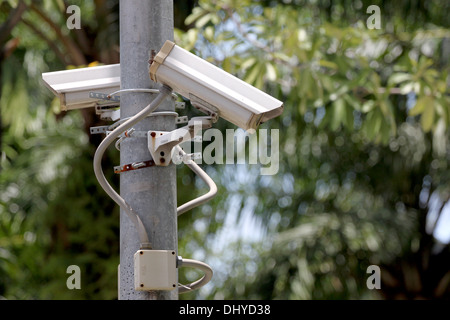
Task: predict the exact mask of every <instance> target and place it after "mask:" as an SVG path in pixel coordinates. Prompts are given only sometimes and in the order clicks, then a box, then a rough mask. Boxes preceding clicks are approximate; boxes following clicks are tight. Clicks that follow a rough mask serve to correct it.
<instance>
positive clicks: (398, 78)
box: [388, 73, 412, 84]
mask: <svg viewBox="0 0 450 320" xmlns="http://www.w3.org/2000/svg"><path fill="white" fill-rule="evenodd" d="M411 78H412V75H410V74H409V73H394V74H393V75H391V76H390V77H389V81H388V83H389V84H399V83H401V82H404V81H407V80H411Z"/></svg>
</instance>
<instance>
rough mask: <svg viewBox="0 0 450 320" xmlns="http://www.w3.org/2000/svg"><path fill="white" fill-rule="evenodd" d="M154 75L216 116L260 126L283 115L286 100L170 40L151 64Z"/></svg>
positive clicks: (253, 127) (243, 126) (233, 121)
mask: <svg viewBox="0 0 450 320" xmlns="http://www.w3.org/2000/svg"><path fill="white" fill-rule="evenodd" d="M149 73H150V78H151V79H152V80H153V81H155V82H159V83H162V84H165V85H168V86H169V87H171V88H172V89H173V90H174V91H176V92H178V93H179V94H181V95H182V96H184V97H186V98H188V99H190V100H191V103H192V105H193V106H194V107H196V108H198V109H200V110H202V111H204V112H206V113H207V114H208V115H210V116H212V117H222V118H224V119H225V120H227V121H230V122H231V123H233V124H235V125H237V126H238V127H240V128H242V129H244V130H248V129H256V128H257V127H258V126H259V124H260V123H263V122H265V121H267V120H269V119H272V118H275V117H277V116H279V115H280V114H281V113H282V112H283V103H282V102H281V101H279V100H277V99H275V98H273V97H271V96H270V95H268V94H266V93H264V92H262V91H261V90H259V89H257V88H255V87H253V86H251V85H249V84H248V83H246V82H244V81H242V80H240V79H238V78H236V77H235V76H233V75H231V74H229V73H227V72H225V71H223V70H222V69H220V68H218V67H216V66H214V65H212V64H211V63H209V62H207V61H205V60H203V59H201V58H199V57H197V56H196V55H194V54H192V53H190V52H188V51H187V50H184V49H183V48H181V47H179V46H177V45H175V43H173V42H171V41H169V40H167V41H166V42H165V43H164V45H163V47H162V48H161V50H160V52H159V53H158V54H157V55H156V57H155V58H154V60H153V62H152V64H151V66H150V70H149Z"/></svg>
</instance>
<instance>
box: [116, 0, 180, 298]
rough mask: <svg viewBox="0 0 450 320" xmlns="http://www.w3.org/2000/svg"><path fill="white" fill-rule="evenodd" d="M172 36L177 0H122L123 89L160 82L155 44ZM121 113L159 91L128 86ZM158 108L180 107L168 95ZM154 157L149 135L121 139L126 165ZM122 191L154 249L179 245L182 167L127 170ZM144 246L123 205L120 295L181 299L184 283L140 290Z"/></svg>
mask: <svg viewBox="0 0 450 320" xmlns="http://www.w3.org/2000/svg"><path fill="white" fill-rule="evenodd" d="M166 40H173V1H172V0H146V1H142V0H120V72H121V75H120V85H121V89H140V88H157V87H158V86H157V85H155V83H153V82H152V81H151V80H150V78H149V74H148V61H149V59H150V55H151V50H155V52H158V51H159V49H160V48H161V46H162V45H163V44H164V42H165V41H166ZM120 96H121V97H120V112H121V119H124V118H127V117H131V116H133V115H135V114H136V113H138V112H139V111H141V110H142V109H144V108H145V107H146V106H147V105H148V104H149V103H150V102H151V101H152V99H153V98H154V97H155V94H151V93H142V92H122V93H121V95H120ZM156 111H171V112H174V111H175V107H174V102H173V101H172V100H171V99H170V98H167V99H166V101H164V102H163V103H162V104H161V105H160V107H159V108H158V109H157V110H156ZM175 127H176V126H175V117H174V116H173V114H170V113H166V115H155V116H151V117H147V118H145V119H144V120H142V121H141V122H140V123H138V124H137V125H135V126H134V129H135V131H136V132H137V131H145V132H146V131H149V130H158V131H171V130H174V129H175ZM150 159H151V155H150V152H149V150H148V147H147V139H146V138H139V137H136V138H129V139H124V140H123V141H122V142H121V144H120V163H121V165H122V166H123V165H125V164H131V163H134V162H140V161H147V160H150ZM120 194H121V196H122V197H123V198H124V199H125V201H126V202H127V203H128V204H129V205H130V206H131V207H132V208H133V210H134V211H135V212H136V213H137V214H138V215H139V217H140V219H141V220H142V222H143V224H144V226H145V228H146V230H147V233H148V237H149V240H150V242H151V244H152V249H155V250H174V251H175V252H176V253H177V254H178V248H177V243H178V239H177V213H176V210H177V198H176V168H175V165H174V164H173V163H171V164H170V165H169V166H167V167H165V166H153V167H148V168H142V169H139V170H133V171H128V172H124V173H121V175H120ZM137 250H139V238H138V233H137V230H136V227H135V225H134V224H133V223H132V222H131V220H130V219H129V217H128V216H127V215H126V214H125V212H124V211H123V210H121V214H120V268H119V279H120V281H119V299H120V300H164V299H165V300H176V299H178V288H176V289H175V290H172V291H150V292H147V291H136V290H134V260H133V256H134V254H135V253H136V251H137Z"/></svg>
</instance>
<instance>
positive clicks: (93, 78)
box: [42, 64, 120, 111]
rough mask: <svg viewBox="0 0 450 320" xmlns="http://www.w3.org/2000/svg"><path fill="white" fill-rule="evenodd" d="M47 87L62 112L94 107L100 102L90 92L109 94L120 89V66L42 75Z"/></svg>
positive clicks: (113, 65)
mask: <svg viewBox="0 0 450 320" xmlns="http://www.w3.org/2000/svg"><path fill="white" fill-rule="evenodd" d="M42 79H43V80H44V82H45V84H46V85H47V87H48V88H49V89H50V90H51V91H53V93H54V94H55V95H56V96H58V97H59V99H60V106H61V110H62V111H67V110H73V109H81V108H88V107H95V105H96V104H97V103H98V102H99V101H100V99H98V98H90V97H89V93H90V92H91V91H97V92H104V93H110V92H114V91H117V90H119V89H120V64H112V65H106V66H98V67H90V68H80V69H73V70H64V71H56V72H47V73H43V74H42Z"/></svg>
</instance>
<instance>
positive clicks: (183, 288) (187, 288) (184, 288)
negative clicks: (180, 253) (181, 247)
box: [178, 258, 213, 294]
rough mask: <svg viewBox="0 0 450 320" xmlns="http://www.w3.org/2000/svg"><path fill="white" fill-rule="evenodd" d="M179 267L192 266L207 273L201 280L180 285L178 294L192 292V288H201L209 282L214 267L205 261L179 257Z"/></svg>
mask: <svg viewBox="0 0 450 320" xmlns="http://www.w3.org/2000/svg"><path fill="white" fill-rule="evenodd" d="M178 261H179V265H178V267H191V268H196V269H199V270H201V271H203V272H204V273H205V274H204V275H203V277H201V278H200V279H199V280H197V281H194V282H192V283H190V284H183V285H180V286H179V287H178V294H182V293H186V292H191V291H192V290H196V289H199V288H201V287H203V286H204V285H205V284H207V283H208V282H209V281H210V280H211V279H212V276H213V270H212V268H211V267H210V266H209V265H207V264H206V263H204V262H201V261H197V260H192V259H182V258H181V259H179V260H178Z"/></svg>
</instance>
